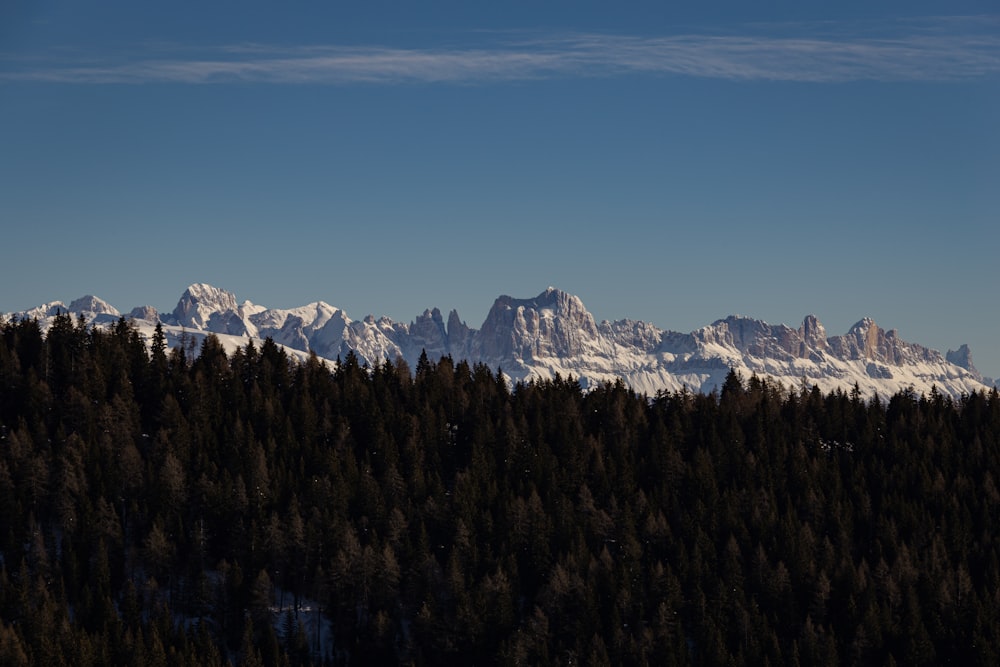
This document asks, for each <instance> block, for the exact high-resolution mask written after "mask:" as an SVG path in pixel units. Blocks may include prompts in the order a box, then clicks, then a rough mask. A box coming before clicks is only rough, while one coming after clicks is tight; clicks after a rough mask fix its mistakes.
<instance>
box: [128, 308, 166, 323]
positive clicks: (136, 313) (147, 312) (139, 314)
mask: <svg viewBox="0 0 1000 667" xmlns="http://www.w3.org/2000/svg"><path fill="white" fill-rule="evenodd" d="M128 316H129V319H132V320H146V321H149V322H156V321H159V319H160V314H159V313H158V312H156V308H153V307H152V306H136V307H135V308H133V309H132V310H130V311H129V313H128Z"/></svg>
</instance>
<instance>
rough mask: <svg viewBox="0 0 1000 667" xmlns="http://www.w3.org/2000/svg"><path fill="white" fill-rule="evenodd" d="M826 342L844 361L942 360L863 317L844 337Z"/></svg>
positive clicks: (897, 361)
mask: <svg viewBox="0 0 1000 667" xmlns="http://www.w3.org/2000/svg"><path fill="white" fill-rule="evenodd" d="M829 342H830V349H831V350H832V352H833V354H835V355H837V356H838V357H841V358H844V359H853V360H860V359H867V360H873V361H881V362H883V363H888V364H894V365H901V364H913V363H918V362H928V363H935V364H936V363H941V362H943V361H944V358H943V357H942V356H941V353H940V352H937V351H936V350H930V349H928V348H926V347H923V346H921V345H916V344H913V343H907V342H906V341H904V340H902V339H901V338H900V337H899V332H898V331H896V330H895V329H892V330H890V331H885V330H884V329H881V328H879V327H878V326H877V325H876V324H875V321H874V320H872V319H871V318H867V317H866V318H865V319H863V320H861V321H860V322H858V323H857V324H855V325H854V326H853V327H851V330H850V331H848V332H847V333H846V334H845V335H843V336H834V337H833V338H830V340H829Z"/></svg>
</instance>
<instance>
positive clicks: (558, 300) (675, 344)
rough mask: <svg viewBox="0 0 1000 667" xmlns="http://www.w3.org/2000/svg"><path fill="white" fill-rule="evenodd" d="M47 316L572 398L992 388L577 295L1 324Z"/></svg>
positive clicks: (853, 345)
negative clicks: (582, 392)
mask: <svg viewBox="0 0 1000 667" xmlns="http://www.w3.org/2000/svg"><path fill="white" fill-rule="evenodd" d="M59 313H69V314H71V315H72V316H73V317H74V318H76V317H83V318H84V319H85V320H86V321H87V322H89V323H91V324H94V325H102V324H107V323H111V322H115V321H117V320H118V319H119V318H121V317H123V316H124V317H126V318H127V319H130V320H132V321H133V323H134V324H135V326H136V327H137V328H138V329H139V331H140V332H141V333H142V334H143V335H144V336H146V337H147V339H148V338H149V337H150V336H151V335H152V333H153V330H154V329H155V326H156V324H157V323H159V324H160V325H161V326H162V328H163V331H164V333H165V334H166V337H167V341H168V344H169V345H171V346H177V345H188V346H191V347H192V348H194V350H195V351H196V350H197V346H198V344H199V341H200V340H201V339H203V338H204V337H205V336H207V335H208V334H210V333H211V334H215V335H216V336H217V337H218V338H219V340H220V341H221V342H222V343H223V345H224V346H225V347H226V349H227V350H229V351H233V350H235V349H236V348H237V347H241V346H243V345H246V343H247V342H248V341H249V340H255V341H258V343H259V342H260V341H262V340H263V339H266V338H271V339H272V340H273V341H274V342H275V343H277V344H279V345H282V346H284V347H285V348H286V349H287V350H288V352H289V354H291V355H292V356H294V357H296V358H304V357H306V356H308V354H309V353H310V352H313V353H315V354H316V355H317V356H318V357H320V358H321V359H324V360H328V361H330V362H331V363H336V360H337V359H338V358H344V357H345V356H346V355H347V354H348V353H349V352H351V351H353V352H354V353H355V354H356V355H357V356H358V358H359V359H360V360H361V361H362V362H366V363H368V364H370V365H371V364H377V363H381V362H382V361H383V360H385V359H391V360H395V359H398V358H402V359H404V360H406V362H407V363H408V364H410V367H411V368H413V367H415V365H416V364H417V363H418V360H419V359H420V356H421V354H422V353H426V355H427V358H428V359H430V360H431V361H437V360H438V359H440V358H441V357H442V356H445V355H450V356H451V357H452V358H453V359H454V360H456V361H457V360H462V359H464V360H467V361H469V362H470V363H483V364H486V365H487V366H489V367H490V368H491V369H492V370H497V369H500V370H502V372H503V373H504V374H505V375H507V376H508V377H509V378H511V379H512V380H515V381H519V380H527V379H530V378H538V379H545V378H552V377H554V376H555V375H556V374H557V373H558V374H560V375H561V376H562V377H569V376H572V377H573V378H576V379H577V380H578V381H579V382H580V384H581V385H582V386H583V387H584V388H586V387H589V386H593V385H595V384H596V383H602V382H606V381H615V380H617V379H619V378H620V379H622V380H623V381H624V382H625V383H626V384H627V385H629V386H630V387H632V388H633V389H634V390H636V391H637V392H640V393H645V394H647V395H653V394H655V393H656V392H657V391H659V390H679V389H682V388H685V387H686V388H688V389H690V390H692V391H696V392H698V391H701V392H709V391H712V390H713V389H716V388H718V387H721V385H722V383H723V382H724V380H725V378H726V375H727V374H728V373H729V370H730V369H735V370H737V371H738V372H740V373H741V374H742V376H743V377H744V378H747V377H749V376H750V375H751V374H756V375H757V376H759V377H768V378H772V379H774V380H777V381H779V382H781V383H782V384H784V385H785V386H789V387H795V386H800V385H802V384H803V383H806V384H807V385H810V386H811V385H816V386H818V387H819V388H820V390H822V391H824V392H826V391H832V390H835V389H843V390H845V391H850V390H851V389H853V388H854V387H855V385H856V386H857V387H858V388H859V389H860V390H861V391H862V392H863V393H864V394H866V395H872V394H879V395H881V396H883V397H885V396H888V395H891V394H895V393H897V392H899V391H903V390H907V389H912V390H914V391H915V392H917V393H929V392H930V391H931V389H932V388H936V389H937V391H939V392H941V393H943V394H948V395H952V396H956V397H957V396H961V395H962V394H968V393H971V392H973V391H979V390H985V389H990V388H992V387H993V386H995V383H994V380H992V379H991V378H986V377H983V376H982V374H980V373H979V372H978V371H977V370H976V368H975V366H974V365H973V363H972V354H971V352H970V351H969V348H968V347H967V346H966V345H962V346H961V347H960V348H959V349H958V350H954V351H951V350H949V351H948V352H947V354H945V355H942V354H941V353H940V352H938V351H936V350H932V349H929V348H926V347H923V346H921V345H917V344H915V343H908V342H906V341H904V340H903V339H902V338H900V336H899V334H898V332H897V331H896V330H895V329H892V330H888V331H887V330H885V329H882V328H880V327H879V326H877V325H876V324H875V322H874V321H873V320H871V319H869V318H865V319H862V320H860V321H859V322H858V323H857V324H855V325H854V326H853V327H851V329H850V330H849V331H848V332H847V333H846V334H843V335H840V336H827V333H826V330H825V329H824V328H823V325H822V324H821V323H820V322H819V320H818V319H817V318H816V317H815V316H813V315H809V316H807V317H806V318H805V319H804V320H803V322H802V325H801V326H799V327H798V328H797V329H793V328H791V327H789V326H787V325H784V324H779V325H771V324H768V323H766V322H763V321H761V320H757V319H752V318H749V317H743V316H740V315H731V316H729V317H727V318H725V319H721V320H717V321H715V322H713V323H712V324H709V325H707V326H704V327H701V328H700V329H696V330H695V331H692V332H690V333H680V332H675V331H669V330H664V329H660V328H658V327H656V326H654V325H653V324H650V323H648V322H641V321H635V320H628V319H625V320H617V321H614V322H609V321H607V320H605V321H602V322H597V321H595V320H594V317H593V316H592V315H591V314H590V313H589V312H588V311H587V309H586V308H585V307H584V305H583V302H582V301H581V300H580V299H579V298H578V297H576V296H573V295H571V294H568V293H566V292H563V291H561V290H558V289H555V288H552V287H550V288H548V289H546V290H545V291H544V292H542V293H541V294H539V295H538V296H536V297H534V298H528V299H515V298H513V297H510V296H500V297H499V298H497V299H496V301H495V302H494V303H493V307H492V308H491V309H490V311H489V313H488V314H487V316H486V320H485V321H484V322H483V324H482V326H481V327H480V328H479V329H473V328H470V327H469V326H467V325H466V323H465V322H463V321H462V320H461V319H460V318H459V315H458V313H457V312H456V311H454V310H452V311H451V312H450V313H449V314H448V317H447V320H446V319H445V317H444V316H443V314H442V312H441V311H440V310H438V309H437V308H434V309H431V310H425V311H424V312H423V313H422V314H420V315H418V316H417V317H416V318H415V319H414V320H413V321H411V322H410V323H408V324H406V323H402V322H395V321H393V320H391V319H389V318H386V317H381V318H375V317H373V316H371V315H369V316H367V317H365V318H364V319H362V320H352V319H351V318H350V317H348V315H347V313H345V312H344V311H343V310H341V309H339V308H336V307H334V306H331V305H329V304H327V303H325V302H323V301H317V302H314V303H310V304H308V305H305V306H300V307H298V308H291V309H282V308H266V307H264V306H259V305H256V304H253V303H251V302H250V301H244V302H242V303H240V302H238V301H237V299H236V296H235V295H234V294H233V293H232V292H229V291H226V290H223V289H219V288H217V287H213V286H211V285H207V284H204V283H197V284H194V285H191V286H190V287H188V289H187V290H185V292H184V294H183V295H181V298H180V300H179V301H178V303H177V307H176V308H174V310H173V311H172V312H170V313H158V312H157V311H156V309H154V308H152V307H150V306H142V307H138V308H134V309H132V310H131V311H130V312H129V313H122V312H120V311H118V310H117V309H116V308H115V307H113V306H112V305H110V304H108V303H107V302H105V301H103V300H102V299H99V298H97V297H95V296H85V297H82V298H80V299H77V300H75V301H73V302H71V303H70V304H69V305H68V306H67V305H65V304H64V303H62V302H60V301H54V302H51V303H46V304H43V305H41V306H38V307H37V308H34V309H31V310H28V311H24V312H20V313H12V314H9V315H8V316H7V317H8V318H9V317H18V318H22V317H27V318H34V319H37V320H38V321H39V322H40V323H41V325H42V327H43V328H45V327H47V326H48V325H49V324H51V322H52V320H53V319H54V317H55V316H56V315H57V314H59Z"/></svg>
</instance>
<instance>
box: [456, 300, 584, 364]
mask: <svg viewBox="0 0 1000 667" xmlns="http://www.w3.org/2000/svg"><path fill="white" fill-rule="evenodd" d="M599 335H600V334H599V332H598V329H597V324H596V323H595V322H594V317H593V315H591V314H590V313H589V312H587V309H586V308H584V307H583V303H582V302H581V301H580V300H579V299H578V298H576V297H575V296H572V295H570V294H567V293H565V292H561V291H559V290H557V289H554V288H552V287H550V288H548V289H547V290H545V291H544V292H542V293H541V294H539V295H538V296H537V297H535V298H534V299H514V298H512V297H509V296H501V297H500V298H498V299H497V300H496V301H495V302H494V304H493V307H492V308H491V309H490V312H489V314H488V315H487V316H486V321H485V322H483V327H482V329H480V330H479V331H478V332H477V333H476V335H475V336H474V338H473V341H472V349H471V350H470V352H471V353H472V356H473V357H474V358H483V359H490V360H504V359H507V360H511V361H514V362H517V363H527V362H530V361H532V360H535V359H540V358H550V357H557V356H575V355H579V354H582V353H583V352H584V351H585V349H586V348H588V347H589V346H590V345H591V344H592V343H593V342H594V341H595V340H596V339H597V338H598V337H599Z"/></svg>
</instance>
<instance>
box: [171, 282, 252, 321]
mask: <svg viewBox="0 0 1000 667" xmlns="http://www.w3.org/2000/svg"><path fill="white" fill-rule="evenodd" d="M238 310H239V306H238V305H236V296H235V295H234V294H233V293H232V292H227V291H226V290H223V289H219V288H218V287H212V286H211V285H206V284H205V283H196V284H194V285H191V286H190V287H188V288H187V289H186V290H185V291H184V294H182V295H181V299H180V301H178V302H177V307H176V308H174V312H173V320H174V321H173V323H174V324H177V325H178V326H182V327H188V328H191V329H208V330H209V331H215V330H216V329H215V328H214V327H221V328H224V329H228V328H230V327H235V328H240V326H237V325H235V323H234V322H233V318H232V315H237V316H238ZM213 317H214V318H215V319H214V322H213V320H212V318H213ZM210 323H213V324H214V327H213V326H210ZM242 328H243V329H244V331H243V332H242V333H245V332H246V331H245V329H246V326H245V325H242ZM218 333H227V334H228V333H230V331H228V330H226V331H218Z"/></svg>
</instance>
